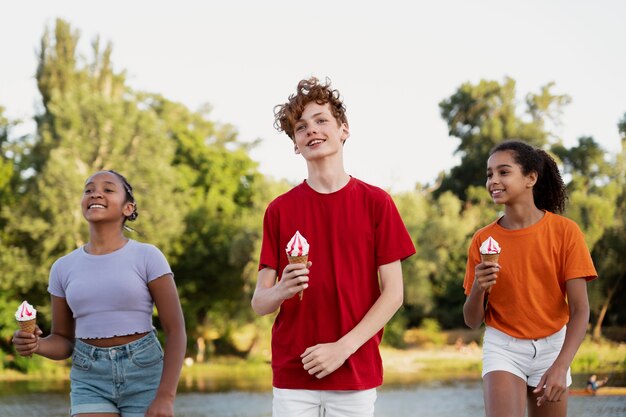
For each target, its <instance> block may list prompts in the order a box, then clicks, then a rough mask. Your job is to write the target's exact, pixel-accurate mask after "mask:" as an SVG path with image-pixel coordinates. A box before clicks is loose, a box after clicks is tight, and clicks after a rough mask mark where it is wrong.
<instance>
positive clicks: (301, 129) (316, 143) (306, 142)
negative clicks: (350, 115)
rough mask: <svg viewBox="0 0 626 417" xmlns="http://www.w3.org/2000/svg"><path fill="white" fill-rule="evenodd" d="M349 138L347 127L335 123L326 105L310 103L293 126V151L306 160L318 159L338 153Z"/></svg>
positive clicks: (344, 124)
mask: <svg viewBox="0 0 626 417" xmlns="http://www.w3.org/2000/svg"><path fill="white" fill-rule="evenodd" d="M349 136H350V131H349V129H348V125H347V124H346V123H342V124H339V123H337V119H335V117H334V116H333V115H332V113H331V110H330V105H329V104H328V103H326V104H318V103H316V102H314V101H312V102H310V103H309V104H307V105H306V106H305V107H304V111H303V112H302V116H300V119H298V121H297V122H296V124H295V126H294V149H295V152H296V154H302V156H303V157H304V158H305V159H307V160H313V159H319V158H322V157H325V156H329V155H332V154H335V153H337V152H340V151H341V148H342V147H343V142H344V141H345V140H346V139H348V137H349Z"/></svg>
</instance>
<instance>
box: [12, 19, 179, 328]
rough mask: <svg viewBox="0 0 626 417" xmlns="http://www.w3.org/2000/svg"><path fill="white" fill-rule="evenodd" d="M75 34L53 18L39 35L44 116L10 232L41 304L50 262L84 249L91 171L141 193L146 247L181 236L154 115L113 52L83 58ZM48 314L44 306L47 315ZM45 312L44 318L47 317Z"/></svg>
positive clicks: (171, 176)
mask: <svg viewBox="0 0 626 417" xmlns="http://www.w3.org/2000/svg"><path fill="white" fill-rule="evenodd" d="M77 42H78V35H77V32H75V31H73V30H72V29H71V27H70V25H69V24H67V23H66V22H64V21H62V20H57V22H56V27H55V32H54V35H52V34H51V33H50V32H49V31H48V30H46V33H45V34H44V36H43V39H42V44H41V51H40V61H39V67H38V71H37V82H38V85H39V89H40V92H41V95H42V98H43V104H44V105H43V112H42V113H41V114H38V115H37V117H36V121H37V135H36V137H35V138H34V140H33V146H32V149H31V152H30V153H29V154H28V155H27V156H28V157H27V158H25V161H24V168H23V171H22V175H23V176H24V175H26V174H28V176H27V177H24V178H25V180H26V181H25V183H24V184H23V186H22V187H21V188H20V189H19V190H17V191H18V193H17V194H16V197H15V198H16V200H17V201H16V204H15V206H14V208H13V212H12V215H11V217H10V218H9V219H8V222H7V224H6V227H5V233H7V234H9V235H11V236H13V238H12V243H13V245H14V246H15V248H19V249H15V250H16V251H18V253H16V254H15V257H16V258H19V259H21V260H22V261H24V263H25V264H24V268H22V271H21V272H15V274H16V275H17V273H20V274H21V275H23V277H22V278H18V277H17V276H15V277H14V278H12V279H16V280H18V279H21V280H22V281H25V284H24V287H23V293H24V294H28V298H29V301H31V302H32V303H33V304H36V305H37V306H46V305H47V304H48V295H47V292H46V284H47V278H48V270H49V268H50V266H51V264H52V262H53V261H54V260H55V259H56V258H58V257H59V256H60V255H62V254H65V253H67V252H69V251H71V250H73V249H75V248H77V247H78V246H80V245H82V244H83V243H85V242H86V239H87V224H86V222H85V221H84V219H83V217H82V213H81V209H80V206H79V201H80V197H81V194H82V189H83V184H84V181H85V180H86V178H87V177H88V176H89V175H90V174H91V173H93V172H95V171H98V170H102V169H116V170H118V171H120V172H122V173H123V174H124V175H126V176H127V177H128V178H129V180H130V182H131V183H132V184H133V186H134V188H135V192H136V195H137V202H138V207H139V213H140V217H139V221H138V223H137V226H136V227H137V229H138V230H139V231H140V233H141V235H135V236H134V237H135V238H139V239H140V240H144V239H145V240H148V241H150V242H151V243H154V244H156V245H157V246H159V247H161V248H162V249H163V250H164V252H165V253H166V254H167V253H169V252H171V249H172V244H171V242H172V241H173V240H175V238H177V237H178V236H179V235H180V234H181V232H182V214H183V208H182V207H181V206H180V205H179V199H178V198H177V195H178V193H177V189H176V184H177V182H178V181H177V172H176V171H175V170H174V169H173V168H172V165H171V162H172V160H173V158H174V149H175V147H174V145H173V144H172V142H171V140H170V139H169V138H168V136H167V134H166V132H165V131H164V130H163V128H162V126H161V123H160V122H159V120H158V119H157V117H156V114H155V112H154V111H152V110H151V109H146V108H142V107H141V103H140V102H139V101H138V99H137V98H136V96H135V95H134V94H133V92H132V91H131V90H130V89H128V88H127V87H125V85H124V77H123V75H122V74H119V73H115V72H114V71H113V69H112V66H111V60H110V55H111V50H112V48H111V46H110V45H109V46H108V47H107V48H105V49H104V50H103V51H101V50H100V46H99V41H98V40H96V41H94V43H93V45H92V46H93V54H94V57H93V60H92V62H88V63H87V62H83V61H82V60H81V59H79V58H78V55H77V51H76V44H77ZM43 311H44V312H45V308H44V309H43ZM45 317H49V315H45V314H43V315H42V320H43V318H45Z"/></svg>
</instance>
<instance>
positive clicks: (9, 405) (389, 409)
mask: <svg viewBox="0 0 626 417" xmlns="http://www.w3.org/2000/svg"><path fill="white" fill-rule="evenodd" d="M181 389H183V391H184V388H183V387H181ZM67 392H68V388H67V387H66V386H65V384H63V383H57V384H50V385H47V386H45V387H38V386H37V383H33V382H29V383H23V382H18V383H0V416H2V417H25V416H28V417H37V416H42V417H43V416H45V417H67V415H68V409H69V400H68V397H69V395H68V394H67ZM568 409H569V410H568V416H569V417H583V416H585V417H586V416H597V417H623V416H626V396H619V397H608V396H607V397H600V396H598V397H570V399H569V406H568ZM175 410H176V416H177V417H207V416H216V417H269V416H271V410H272V395H271V392H269V391H268V390H263V391H261V392H255V391H230V392H181V393H179V395H178V397H177V399H176V404H175ZM483 415H484V407H483V397H482V384H481V382H480V381H465V382H454V381H451V382H445V383H442V382H430V383H423V384H411V385H401V386H400V385H392V386H383V387H381V388H380V389H379V391H378V400H377V402H376V417H411V416H419V417H458V416H483Z"/></svg>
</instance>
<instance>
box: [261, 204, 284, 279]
mask: <svg viewBox="0 0 626 417" xmlns="http://www.w3.org/2000/svg"><path fill="white" fill-rule="evenodd" d="M278 241H279V235H278V214H277V212H276V210H275V208H274V205H273V204H270V205H269V206H268V207H267V209H266V210H265V216H264V217H263V241H262V243H261V256H260V258H259V271H260V270H262V269H263V268H271V269H274V270H278V261H279V259H278V249H277V248H278V244H279V243H278Z"/></svg>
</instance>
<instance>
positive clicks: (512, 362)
mask: <svg viewBox="0 0 626 417" xmlns="http://www.w3.org/2000/svg"><path fill="white" fill-rule="evenodd" d="M565 331H566V327H563V328H562V329H561V330H559V331H558V332H556V333H554V334H552V335H550V336H547V337H544V338H542V339H517V338H515V337H512V336H509V335H508V334H506V333H504V332H501V331H500V330H498V329H494V328H493V327H490V326H487V327H486V329H485V337H484V340H483V372H482V376H483V377H484V376H485V375H486V374H488V373H489V372H492V371H506V372H509V373H511V374H513V375H516V376H518V377H520V378H521V379H523V380H524V381H525V382H526V385H528V386H529V387H536V386H537V385H538V384H539V381H540V380H541V377H542V376H543V374H545V373H546V371H547V370H548V368H550V367H551V366H552V364H553V363H554V361H555V360H556V358H557V356H559V353H560V352H561V348H562V347H563V342H564V340H565ZM566 379H567V380H566V385H567V386H570V385H571V384H572V376H571V373H570V370H569V369H568V370H567V376H566Z"/></svg>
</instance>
